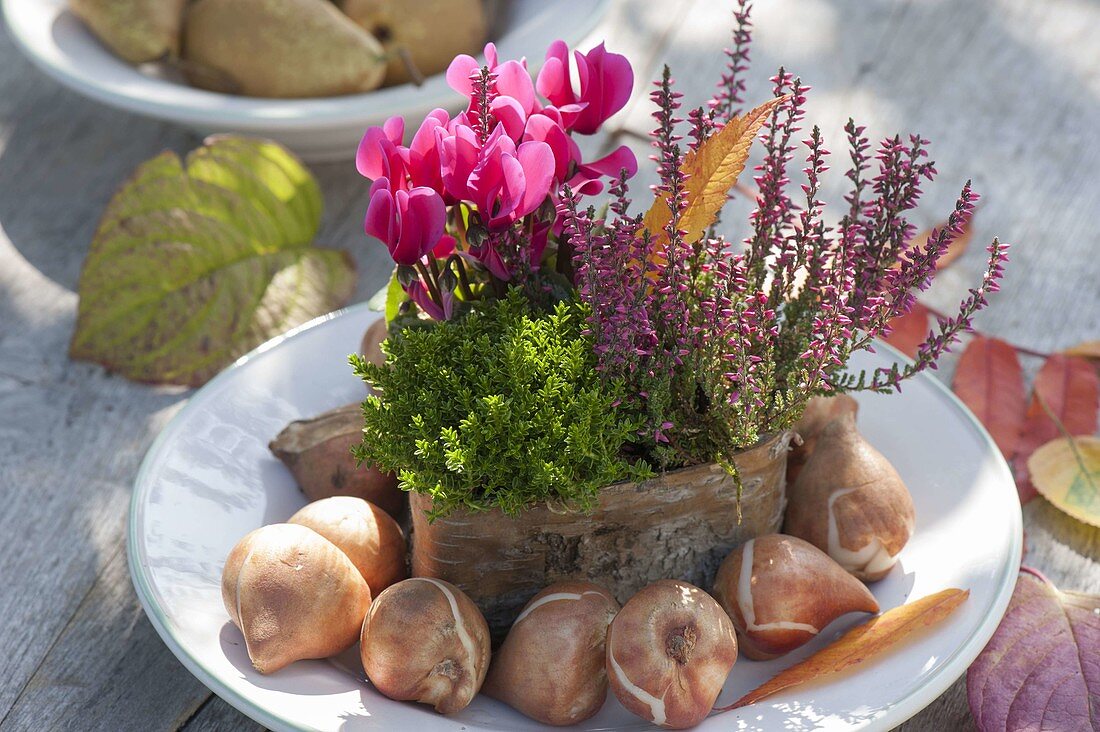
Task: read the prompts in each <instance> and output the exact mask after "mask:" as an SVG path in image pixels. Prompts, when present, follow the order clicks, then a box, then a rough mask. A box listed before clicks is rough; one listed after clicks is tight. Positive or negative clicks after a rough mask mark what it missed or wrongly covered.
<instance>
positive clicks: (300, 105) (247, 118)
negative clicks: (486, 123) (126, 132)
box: [0, 0, 615, 133]
mask: <svg viewBox="0 0 1100 732" xmlns="http://www.w3.org/2000/svg"><path fill="white" fill-rule="evenodd" d="M40 1H41V0H0V11H2V13H3V17H4V21H5V24H6V25H7V28H8V31H9V36H10V37H11V38H12V39H13V40H14V42H15V45H16V47H17V48H18V49H19V50H20V52H21V53H22V55H23V56H24V57H25V58H27V59H28V60H29V61H30V62H31V64H32V65H33V66H34V67H35V68H37V69H38V70H39V71H41V72H42V73H44V74H46V75H47V76H49V77H50V78H51V79H53V80H54V81H56V82H58V83H59V84H61V85H63V86H65V87H66V88H68V89H70V90H72V91H74V92H76V93H78V94H80V95H82V96H85V97H88V98H90V99H93V100H95V101H96V102H99V103H100V104H105V105H107V106H110V107H113V108H116V109H122V110H125V111H127V112H130V113H132V114H139V115H144V116H146V117H152V118H154V119H159V120H163V121H168V122H175V123H177V124H183V125H193V126H198V127H209V126H214V127H219V128H220V127H224V126H226V125H231V126H233V128H234V129H238V130H248V131H251V132H262V131H264V130H268V131H273V132H284V133H285V132H292V131H311V130H318V131H319V130H332V129H341V128H344V127H348V126H351V125H357V124H361V123H363V121H364V120H369V119H374V118H379V117H380V113H379V112H380V110H385V111H384V112H383V113H382V114H384V116H387V117H388V116H393V115H408V114H414V113H417V112H419V111H421V110H427V109H432V108H435V107H444V108H450V107H453V106H455V105H456V104H457V103H459V102H460V101H461V97H460V96H459V95H457V94H456V93H455V92H453V91H452V90H451V89H450V87H449V86H447V85H446V83H445V80H444V74H443V73H442V72H441V73H438V74H433V75H431V76H429V77H428V78H427V80H426V83H430V84H431V85H432V86H431V88H430V89H429V94H424V95H418V94H415V93H412V92H411V91H410V88H413V89H415V87H412V85H411V84H399V85H396V86H392V87H384V88H381V89H376V90H372V91H369V92H363V93H359V94H345V95H338V96H332V97H305V98H294V99H276V98H270V99H269V98H263V97H246V96H242V95H234V94H222V93H219V92H213V91H209V90H206V89H199V88H196V87H191V86H187V85H184V84H179V83H175V82H171V81H167V80H161V79H155V78H151V77H147V76H145V75H144V74H141V73H140V72H138V71H137V70H136V69H134V72H135V75H136V76H138V77H140V78H141V79H143V80H144V82H143V83H141V84H139V85H136V86H135V89H134V90H133V91H120V90H118V89H116V88H114V87H113V86H111V85H104V84H101V83H98V82H96V80H95V79H94V78H91V77H89V76H88V75H86V74H83V73H80V72H79V71H73V70H72V69H70V68H69V67H68V66H67V65H66V64H65V63H61V62H59V61H58V60H56V59H53V58H50V57H49V55H48V54H44V53H43V52H42V51H41V50H40V49H39V47H38V45H37V44H35V43H34V42H32V39H31V34H29V33H28V32H27V29H28V26H27V25H26V24H25V23H23V22H13V19H14V18H16V17H21V16H19V14H18V13H16V11H15V10H14V9H13V8H15V6H16V5H17V4H18V3H22V2H40ZM54 2H56V3H57V4H59V5H64V3H63V1H62V0H54ZM613 2H615V0H591V1H590V2H587V3H585V7H586V8H587V9H588V11H589V12H588V13H587V14H586V15H585V16H584V19H583V21H582V22H579V23H578V24H577V26H576V27H575V28H574V29H573V32H572V33H570V34H569V35H570V36H571V37H572V40H571V41H570V44H571V45H576V44H579V43H581V42H583V41H584V40H585V39H587V38H589V37H590V36H591V34H592V32H593V31H594V30H595V29H596V28H597V27H598V26H599V24H600V23H601V22H602V21H603V20H604V18H605V17H606V16H607V14H608V11H609V10H610V8H611V5H612V3H613ZM62 11H64V8H62ZM53 17H55V18H56V15H54V16H53ZM88 35H89V42H90V43H98V40H97V39H95V38H93V37H91V34H90V33H89V34H88ZM507 36H508V33H507V32H506V33H504V34H503V35H501V36H500V37H499V38H498V39H496V41H495V42H496V43H498V44H499V43H501V42H503V41H504V39H505V38H507ZM106 53H108V54H110V51H106ZM112 56H113V54H112ZM477 56H478V58H481V56H482V55H481V54H480V53H479V54H477ZM64 59H68V60H71V59H72V57H71V56H70V55H68V54H65V55H64ZM116 60H117V61H118V63H119V64H120V65H123V66H130V67H132V66H134V65H133V64H129V63H128V62H126V61H123V60H122V59H117V58H116ZM542 63H543V59H542V58H533V59H529V60H528V66H529V68H530V70H531V72H532V73H535V72H537V71H538V69H539V68H540V67H541V65H542ZM160 84H167V85H170V86H173V87H178V88H179V94H180V95H183V96H184V97H185V101H184V103H182V104H181V103H178V102H176V103H173V102H170V101H167V100H162V99H149V98H147V97H144V96H143V94H142V90H148V89H149V88H150V85H154V86H156V85H160ZM380 94H381V95H389V96H392V97H393V102H391V104H390V106H389V107H388V108H387V107H386V103H387V101H388V100H386V99H385V98H383V99H382V100H381V101H380V99H379V95H380ZM188 98H189V99H192V101H195V100H201V99H206V100H210V101H211V102H217V104H212V105H211V106H196V104H194V103H187V102H186V99H188ZM289 110H294V112H295V113H294V114H288V111H289Z"/></svg>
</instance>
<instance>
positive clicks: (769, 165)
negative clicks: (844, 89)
mask: <svg viewBox="0 0 1100 732" xmlns="http://www.w3.org/2000/svg"><path fill="white" fill-rule="evenodd" d="M771 81H772V89H773V95H774V96H775V97H776V98H784V101H783V103H781V104H778V105H777V106H776V107H775V109H774V110H773V111H772V113H771V115H770V116H769V118H768V121H767V122H765V123H764V132H763V133H762V138H763V141H764V160H763V162H761V163H760V164H759V165H757V166H756V167H755V171H756V172H757V175H756V176H755V181H756V186H757V191H758V192H757V195H756V209H755V210H754V211H753V213H752V214H751V215H750V221H751V223H752V225H753V235H752V236H751V237H750V238H749V239H747V240H746V244H748V248H749V251H748V259H749V269H750V272H752V273H754V274H755V275H759V274H761V273H762V272H763V271H764V268H765V259H766V257H767V255H768V253H769V252H773V251H775V250H776V249H777V248H780V247H781V246H782V243H783V237H784V232H785V230H786V229H789V227H791V226H792V225H793V222H794V219H795V215H796V212H797V210H798V207H797V206H796V204H795V203H794V202H793V201H792V199H791V197H790V196H789V195H788V193H787V186H788V184H789V183H790V177H789V176H788V174H787V164H788V163H789V162H790V161H791V160H793V159H794V149H795V143H794V142H793V141H792V137H793V136H794V134H795V133H796V132H798V131H799V130H800V129H801V128H800V127H799V126H798V125H799V123H800V122H801V120H802V118H803V117H804V116H805V114H806V113H805V109H804V106H805V104H806V92H808V91H809V87H808V86H803V84H802V82H801V80H800V79H796V78H794V77H793V76H792V75H791V74H789V73H787V72H786V71H785V70H784V69H782V68H780V69H779V73H778V74H776V75H775V76H773V77H772V79H771Z"/></svg>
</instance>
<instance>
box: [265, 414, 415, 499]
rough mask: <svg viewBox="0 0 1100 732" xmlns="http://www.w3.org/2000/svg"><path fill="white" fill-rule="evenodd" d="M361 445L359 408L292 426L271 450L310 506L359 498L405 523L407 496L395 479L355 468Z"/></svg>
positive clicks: (368, 467)
mask: <svg viewBox="0 0 1100 732" xmlns="http://www.w3.org/2000/svg"><path fill="white" fill-rule="evenodd" d="M362 439H363V410H362V408H361V407H360V406H359V403H358V402H356V403H354V404H348V405H346V406H343V407H338V408H336V409H332V410H329V411H327V412H323V413H322V414H318V415H317V416H316V417H311V418H310V419H301V420H297V421H295V422H291V423H290V424H288V425H287V426H286V427H285V428H283V431H282V432H280V433H279V434H278V436H277V437H276V438H275V439H274V440H272V441H271V443H270V444H269V445H268V449H270V450H271V452H272V454H274V455H275V457H277V458H279V460H281V461H282V462H283V464H284V465H286V466H287V468H289V470H290V473H291V475H293V476H294V480H295V481H297V483H298V486H299V487H300V488H301V489H302V493H305V494H306V498H308V499H309V500H311V501H316V500H319V499H321V498H328V497H329V496H356V497H358V498H362V499H364V500H366V501H370V502H371V503H373V504H374V505H376V506H378V507H379V508H381V509H382V510H383V511H385V512H386V513H388V514H390V515H391V516H393V517H394V518H400V517H401V516H402V515H403V514H404V512H405V507H406V506H407V505H408V496H407V495H406V494H405V492H404V491H402V490H401V489H400V488H398V487H397V476H395V475H394V474H393V473H383V472H381V471H379V470H378V469H377V468H375V467H374V466H373V465H357V464H356V462H355V457H354V456H353V455H352V454H351V448H352V446H354V445H358V444H359V443H360V442H361V441H362Z"/></svg>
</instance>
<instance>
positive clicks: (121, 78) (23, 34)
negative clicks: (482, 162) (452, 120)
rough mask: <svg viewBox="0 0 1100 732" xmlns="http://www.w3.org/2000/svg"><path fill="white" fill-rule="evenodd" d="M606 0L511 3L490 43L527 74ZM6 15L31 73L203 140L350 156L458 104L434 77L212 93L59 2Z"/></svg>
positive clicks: (29, 2) (31, 3)
mask: <svg viewBox="0 0 1100 732" xmlns="http://www.w3.org/2000/svg"><path fill="white" fill-rule="evenodd" d="M610 2H611V0H594V1H588V0H554V2H545V0H512V1H511V2H510V3H507V4H505V5H504V7H506V8H507V11H506V12H507V19H506V21H505V22H504V23H503V24H502V25H501V27H500V29H499V31H498V33H497V34H496V35H497V38H496V39H495V42H496V44H497V48H498V49H499V51H500V56H501V58H519V57H521V56H527V58H528V61H529V65H530V67H531V71H532V73H534V72H535V71H537V69H538V67H539V66H540V65H541V63H542V60H543V54H544V53H545V51H546V47H547V46H548V45H549V44H550V42H551V41H553V40H555V39H558V38H560V39H562V40H564V41H565V42H566V43H569V44H570V45H573V44H576V43H578V42H580V41H581V40H582V39H583V38H584V37H585V36H586V35H588V33H589V32H591V31H592V30H593V29H594V28H595V26H596V24H597V23H598V22H599V20H600V19H601V18H602V17H603V15H604V13H605V12H606V11H607V9H608V6H609V5H610ZM3 11H4V19H5V21H6V22H7V25H8V28H9V29H10V31H11V34H12V36H13V37H14V38H15V41H16V43H17V45H18V46H19V48H20V49H22V51H23V53H25V54H26V55H27V56H28V57H29V58H30V60H31V61H33V62H34V64H35V65H36V66H38V68H40V69H42V70H43V71H44V72H46V73H47V74H49V75H50V76H52V77H53V78H54V79H56V80H58V81H59V82H61V83H62V84H64V85H66V86H68V87H70V88H72V89H74V90H75V91H77V92H80V93H81V94H84V95H85V96H88V97H91V98H92V99H95V100H97V101H99V102H103V103H104V104H108V105H111V106H113V107H119V108H121V109H125V110H127V111H130V112H134V113H136V114H142V115H145V116H148V117H153V118H156V119H161V120H166V121H169V122H176V123H178V124H181V125H185V126H187V127H190V128H192V129H194V130H197V131H198V132H200V133H202V134H209V133H212V132H239V133H243V134H249V135H258V136H261V137H267V138H270V139H273V140H276V141H278V142H280V143H282V144H284V145H286V146H287V147H289V148H290V149H291V150H293V151H294V152H296V153H297V154H298V155H300V156H301V157H303V158H304V159H306V160H314V161H317V160H346V159H350V158H352V157H354V155H355V149H356V146H357V145H358V144H359V139H360V138H361V137H362V136H363V130H364V129H366V128H367V127H368V126H370V125H374V124H379V123H381V122H382V121H384V120H385V119H386V118H388V117H391V116H393V115H395V114H399V115H405V116H406V117H411V118H413V119H415V118H416V117H422V116H423V115H424V114H426V113H427V112H429V111H431V110H432V109H435V108H436V107H443V108H446V109H454V108H455V107H457V106H461V104H462V100H461V97H459V96H458V95H457V94H455V92H453V91H452V90H451V89H450V87H448V86H447V82H446V79H445V78H444V77H443V75H442V74H436V75H435V76H432V77H429V78H428V79H427V80H426V81H425V82H424V84H423V85H422V86H419V87H417V86H414V85H412V84H403V85H400V86H394V87H389V88H386V89H379V90H377V91H373V92H369V93H366V94H349V95H346V96H340V97H322V98H316V99H258V98H253V97H242V96H235V95H231V94H219V93H217V92H210V91H206V90H204V89H196V88H194V87H191V86H187V85H186V84H184V83H182V82H179V81H177V80H173V79H170V78H166V77H165V76H164V74H163V73H162V70H160V69H158V67H157V65H155V64H145V65H143V66H142V67H136V66H133V65H131V64H129V63H127V62H126V61H123V60H122V59H120V58H118V57H117V56H115V55H114V54H112V53H111V52H110V51H108V50H107V49H106V48H105V47H104V46H103V45H102V44H100V42H99V41H98V40H97V39H96V38H95V37H94V36H93V35H92V34H91V32H90V31H88V29H87V28H86V27H85V26H84V25H83V24H82V23H81V22H80V21H79V20H78V19H77V18H76V17H74V16H73V14H72V13H70V12H68V10H67V9H66V3H65V0H3Z"/></svg>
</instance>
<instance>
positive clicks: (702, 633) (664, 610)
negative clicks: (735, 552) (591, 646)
mask: <svg viewBox="0 0 1100 732" xmlns="http://www.w3.org/2000/svg"><path fill="white" fill-rule="evenodd" d="M736 660H737V638H736V635H735V634H734V629H733V624H732V623H731V622H730V619H729V616H728V615H726V613H725V611H724V610H722V608H721V606H720V605H719V604H718V603H717V602H716V601H715V600H714V598H712V597H711V596H710V595H708V594H707V593H706V592H704V591H703V590H701V589H699V588H698V587H695V586H693V585H689V584H687V583H686V582H680V581H677V580H659V581H657V582H654V583H653V584H651V585H649V586H648V587H646V588H644V589H642V590H641V591H639V592H638V593H637V594H635V595H634V596H633V597H632V598H630V600H629V601H628V602H627V603H626V604H625V605H624V606H623V609H622V610H620V611H619V614H618V615H616V616H615V620H614V621H612V623H611V628H610V629H609V631H608V636H607V675H608V679H609V681H610V685H611V690H612V691H613V692H614V694H615V696H616V698H618V700H619V702H620V703H621V704H622V705H623V706H624V707H626V708H627V709H628V710H630V711H631V712H633V713H634V714H637V715H638V716H639V717H642V718H643V719H646V720H648V721H650V722H652V723H653V724H656V725H658V726H660V727H665V728H668V729H685V728H687V727H692V726H694V725H696V724H698V723H699V722H701V721H702V720H703V719H704V718H705V717H706V716H707V715H708V714H709V713H710V711H711V709H712V708H713V707H714V702H715V700H716V699H717V698H718V694H719V693H721V691H722V686H723V685H724V684H725V682H726V677H727V676H728V675H729V672H730V669H731V668H733V664H734V662H735V661H736Z"/></svg>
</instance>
